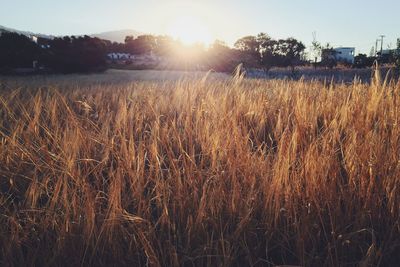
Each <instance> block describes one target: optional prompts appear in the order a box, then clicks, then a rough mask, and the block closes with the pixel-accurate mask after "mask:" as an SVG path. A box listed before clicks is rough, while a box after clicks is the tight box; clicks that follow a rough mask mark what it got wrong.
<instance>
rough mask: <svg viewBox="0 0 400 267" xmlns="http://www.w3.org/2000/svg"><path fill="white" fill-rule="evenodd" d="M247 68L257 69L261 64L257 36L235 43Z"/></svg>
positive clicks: (247, 37) (244, 38) (243, 38)
mask: <svg viewBox="0 0 400 267" xmlns="http://www.w3.org/2000/svg"><path fill="white" fill-rule="evenodd" d="M234 46H235V48H236V49H238V50H239V51H240V54H241V59H242V63H243V64H244V66H245V67H257V66H258V65H259V62H260V43H259V42H258V40H257V37H256V36H245V37H242V38H240V39H239V40H237V41H236V43H235V45H234Z"/></svg>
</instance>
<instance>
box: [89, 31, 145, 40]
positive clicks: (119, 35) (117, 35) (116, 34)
mask: <svg viewBox="0 0 400 267" xmlns="http://www.w3.org/2000/svg"><path fill="white" fill-rule="evenodd" d="M142 34H143V33H142V32H138V31H135V30H129V29H128V30H119V31H108V32H102V33H97V34H90V36H92V37H97V38H100V39H104V40H110V41H112V42H118V43H123V42H125V37H126V36H130V35H132V36H134V37H138V36H139V35H142Z"/></svg>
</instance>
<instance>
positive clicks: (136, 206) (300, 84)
mask: <svg viewBox="0 0 400 267" xmlns="http://www.w3.org/2000/svg"><path fill="white" fill-rule="evenodd" d="M67 77H69V78H68V79H69V80H67ZM114 77H115V76H114ZM92 78H93V77H92ZM51 79H52V80H40V79H39V78H34V79H33V78H25V79H22V80H19V81H18V82H16V81H12V79H11V78H8V79H3V83H2V85H0V88H2V89H1V91H0V264H1V265H3V266H4V265H5V266H7V265H16V266H21V265H33V264H34V265H37V266H43V265H52V266H59V265H70V266H77V265H84V266H86V265H92V266H99V265H149V266H269V265H276V264H288V265H305V266H354V265H361V266H377V265H381V266H396V264H397V263H398V262H399V261H400V258H399V255H400V239H399V234H400V226H399V219H400V194H399V188H400V160H399V155H400V127H399V123H400V108H399V101H400V84H399V83H397V84H396V83H394V82H383V81H380V80H379V78H376V80H375V81H374V82H373V83H371V84H370V85H366V84H361V83H357V82H355V83H354V84H352V85H345V84H331V85H323V84H321V83H318V82H305V81H297V82H295V81H274V80H272V81H261V80H243V78H242V77H235V78H233V79H214V78H213V77H203V78H201V79H183V80H182V79H180V80H169V81H163V82H160V81H158V82H154V81H136V82H121V81H117V82H116V83H106V82H100V83H92V82H90V79H89V78H88V77H86V76H85V77H83V76H79V77H74V76H65V78H59V84H60V85H57V79H56V78H55V77H53V78H51ZM85 79H89V80H86V82H83V81H84V80H85ZM95 80H96V79H95ZM96 81H97V80H96ZM75 83H76V84H75ZM74 84H75V85H74Z"/></svg>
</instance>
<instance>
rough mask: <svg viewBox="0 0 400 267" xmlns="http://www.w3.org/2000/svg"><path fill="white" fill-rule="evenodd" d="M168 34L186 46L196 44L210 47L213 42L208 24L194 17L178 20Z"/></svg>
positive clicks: (168, 29) (179, 18)
mask: <svg viewBox="0 0 400 267" xmlns="http://www.w3.org/2000/svg"><path fill="white" fill-rule="evenodd" d="M167 34H168V35H170V36H172V37H173V38H176V39H178V40H180V41H181V42H182V43H184V44H186V45H191V44H195V43H203V44H205V45H210V44H211V43H212V41H213V40H212V37H211V34H210V31H209V29H208V28H207V27H206V24H205V23H202V21H201V20H200V19H199V18H196V17H193V16H182V17H178V18H176V19H175V20H174V21H173V22H172V23H171V24H170V25H169V27H168V28H167Z"/></svg>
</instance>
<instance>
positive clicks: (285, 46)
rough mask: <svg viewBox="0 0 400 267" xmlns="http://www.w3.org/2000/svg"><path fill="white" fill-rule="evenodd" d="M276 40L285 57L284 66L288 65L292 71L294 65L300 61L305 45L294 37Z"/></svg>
mask: <svg viewBox="0 0 400 267" xmlns="http://www.w3.org/2000/svg"><path fill="white" fill-rule="evenodd" d="M278 42H279V48H280V52H281V54H282V55H283V56H284V57H285V63H284V64H285V66H289V67H290V68H291V69H292V73H294V70H295V67H296V65H299V64H300V63H301V59H302V58H301V56H302V53H303V52H304V50H305V49H306V47H305V46H304V44H303V43H302V42H300V41H297V40H296V39H294V38H288V39H281V40H279V41H278Z"/></svg>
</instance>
